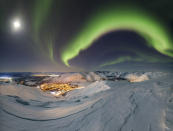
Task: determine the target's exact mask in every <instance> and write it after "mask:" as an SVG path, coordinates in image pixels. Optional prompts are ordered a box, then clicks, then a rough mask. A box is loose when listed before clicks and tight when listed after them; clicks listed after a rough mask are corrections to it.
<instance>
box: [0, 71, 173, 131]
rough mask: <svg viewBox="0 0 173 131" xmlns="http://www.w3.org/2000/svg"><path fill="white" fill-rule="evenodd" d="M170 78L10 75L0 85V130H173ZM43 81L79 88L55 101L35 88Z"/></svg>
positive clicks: (104, 74)
mask: <svg viewBox="0 0 173 131" xmlns="http://www.w3.org/2000/svg"><path fill="white" fill-rule="evenodd" d="M13 77H14V76H13ZM172 78H173V74H171V73H163V72H142V73H141V72H134V73H128V72H125V73H122V72H101V71H97V72H85V73H60V75H59V76H55V77H53V76H49V77H42V78H37V77H32V75H31V74H29V75H26V76H25V75H22V76H20V77H16V76H15V77H14V79H13V82H9V83H1V84H0V131H173V81H172ZM19 80H20V81H21V80H22V81H24V82H23V83H22V84H21V83H20V82H19ZM44 82H57V83H59V82H70V83H75V84H78V85H80V86H81V87H83V88H81V89H77V90H73V91H71V92H69V93H67V94H66V95H65V96H62V97H59V98H55V97H53V96H52V95H50V94H48V93H45V92H42V91H41V90H40V89H38V88H36V87H37V86H38V85H39V84H41V83H44Z"/></svg>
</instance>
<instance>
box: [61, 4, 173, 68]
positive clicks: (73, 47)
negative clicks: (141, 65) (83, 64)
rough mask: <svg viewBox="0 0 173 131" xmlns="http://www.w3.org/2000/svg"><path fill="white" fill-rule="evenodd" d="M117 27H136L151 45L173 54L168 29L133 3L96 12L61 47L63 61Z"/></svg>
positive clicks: (66, 60) (170, 54) (135, 29)
mask: <svg viewBox="0 0 173 131" xmlns="http://www.w3.org/2000/svg"><path fill="white" fill-rule="evenodd" d="M116 30H132V31H135V32H137V33H138V34H139V35H141V36H142V37H143V38H144V39H145V40H146V43H147V45H148V46H149V47H152V48H154V49H156V50H157V51H158V52H160V53H162V54H164V55H167V56H170V57H173V53H172V51H173V45H172V41H171V39H170V34H169V31H168V29H167V28H166V27H165V26H164V24H162V23H161V22H160V21H159V20H158V19H156V18H154V17H153V16H151V15H149V13H146V12H145V11H142V10H140V9H137V8H134V7H132V8H129V7H118V8H110V7H109V8H105V9H102V10H99V11H98V12H95V13H94V14H93V15H92V16H91V17H90V19H88V21H87V22H86V23H85V24H84V26H83V28H82V29H81V31H80V32H79V33H78V34H77V35H76V37H75V38H74V39H72V40H71V41H70V42H69V43H68V44H67V46H66V47H65V48H64V50H63V51H62V53H61V59H62V61H63V62H64V63H65V64H66V65H67V66H69V63H68V61H69V60H71V59H73V58H75V57H76V56H77V55H79V53H80V51H82V50H85V49H87V48H88V47H89V46H91V45H92V44H93V43H94V41H96V40H97V39H99V38H100V37H101V36H102V35H104V34H106V33H108V32H111V31H116ZM131 59H132V58H131V57H128V56H126V57H125V58H123V60H131ZM138 60H139V59H138V58H137V61H138ZM118 61H119V62H121V61H122V59H121V58H119V59H118ZM114 63H116V62H114ZM102 66H103V65H102Z"/></svg>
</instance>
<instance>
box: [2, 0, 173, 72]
mask: <svg viewBox="0 0 173 131" xmlns="http://www.w3.org/2000/svg"><path fill="white" fill-rule="evenodd" d="M119 1H120V0H1V1H0V71H1V72H4V71H5V72H11V71H19V72H20V71H23V72H29V71H36V72H40V71H43V72H44V71H45V72H46V71H57V72H60V71H88V70H108V69H113V68H114V69H116V68H118V67H124V68H126V66H125V65H129V68H133V66H134V65H140V66H141V65H142V66H143V67H144V65H149V66H152V67H153V68H154V66H155V67H158V65H159V66H168V65H173V39H172V38H173V9H172V7H173V2H172V0H121V2H119ZM130 65H131V66H130Z"/></svg>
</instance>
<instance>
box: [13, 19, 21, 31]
mask: <svg viewBox="0 0 173 131" xmlns="http://www.w3.org/2000/svg"><path fill="white" fill-rule="evenodd" d="M21 28H22V26H21V20H20V19H15V20H13V22H12V29H13V30H14V31H19V30H21Z"/></svg>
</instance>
